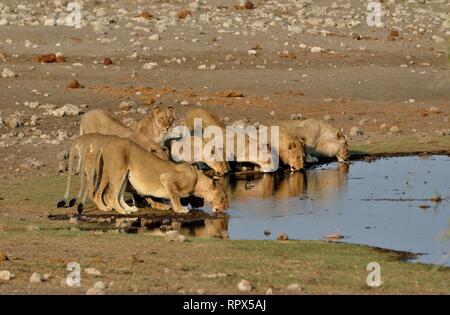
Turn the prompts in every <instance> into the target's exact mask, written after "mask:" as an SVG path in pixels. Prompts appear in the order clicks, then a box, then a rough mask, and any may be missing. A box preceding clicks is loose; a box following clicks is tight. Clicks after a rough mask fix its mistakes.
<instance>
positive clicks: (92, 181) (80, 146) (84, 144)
mask: <svg viewBox="0 0 450 315" xmlns="http://www.w3.org/2000/svg"><path fill="white" fill-rule="evenodd" d="M114 139H116V137H115V136H107V135H102V134H98V133H89V134H85V135H82V136H79V137H77V138H76V139H75V140H74V141H73V143H72V146H71V148H70V151H69V161H68V166H69V167H68V172H67V184H66V191H65V193H64V199H63V200H61V201H59V202H58V203H57V207H58V208H62V207H64V206H65V205H66V204H68V205H69V207H72V206H74V205H75V203H76V202H77V200H81V201H80V203H79V204H78V212H79V213H81V212H82V211H83V208H84V203H85V201H86V197H87V194H89V196H90V197H91V199H92V200H93V201H94V203H95V204H96V206H97V208H99V209H100V210H102V211H109V210H111V208H110V207H108V206H107V205H105V204H104V202H103V201H102V200H100V201H99V198H98V196H95V198H94V194H95V186H96V184H97V179H98V177H99V175H100V174H99V173H100V169H99V167H98V164H99V153H100V152H99V149H98V148H99V146H100V145H101V144H102V143H105V142H106V141H114ZM77 156H78V172H79V173H80V188H79V191H78V194H77V197H76V198H72V199H71V200H70V201H68V199H69V195H70V186H71V182H72V176H73V175H74V173H75V172H74V163H75V158H76V157H77Z"/></svg>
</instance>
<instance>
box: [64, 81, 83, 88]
mask: <svg viewBox="0 0 450 315" xmlns="http://www.w3.org/2000/svg"><path fill="white" fill-rule="evenodd" d="M67 88H69V89H82V88H84V86H83V85H81V84H80V82H78V80H72V81H70V82H69V83H68V84H67Z"/></svg>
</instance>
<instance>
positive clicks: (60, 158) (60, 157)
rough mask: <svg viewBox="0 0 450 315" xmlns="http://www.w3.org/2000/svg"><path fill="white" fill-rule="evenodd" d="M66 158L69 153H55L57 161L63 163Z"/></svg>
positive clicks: (64, 151)
mask: <svg viewBox="0 0 450 315" xmlns="http://www.w3.org/2000/svg"><path fill="white" fill-rule="evenodd" d="M68 158H69V151H67V150H63V151H60V152H58V153H56V159H57V160H58V161H64V160H67V159H68Z"/></svg>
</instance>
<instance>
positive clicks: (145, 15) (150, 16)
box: [139, 11, 154, 20]
mask: <svg viewBox="0 0 450 315" xmlns="http://www.w3.org/2000/svg"><path fill="white" fill-rule="evenodd" d="M139 16H140V17H143V18H144V19H146V20H152V19H153V18H154V16H153V14H150V13H149V12H148V11H142V12H141V14H139Z"/></svg>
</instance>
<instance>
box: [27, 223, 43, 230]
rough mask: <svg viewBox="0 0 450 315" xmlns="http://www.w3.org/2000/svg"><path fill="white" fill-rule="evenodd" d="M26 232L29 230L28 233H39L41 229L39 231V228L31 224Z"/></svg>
mask: <svg viewBox="0 0 450 315" xmlns="http://www.w3.org/2000/svg"><path fill="white" fill-rule="evenodd" d="M26 230H27V231H28V232H37V231H39V230H40V229H39V226H37V225H34V224H30V225H28V226H27V227H26Z"/></svg>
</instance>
